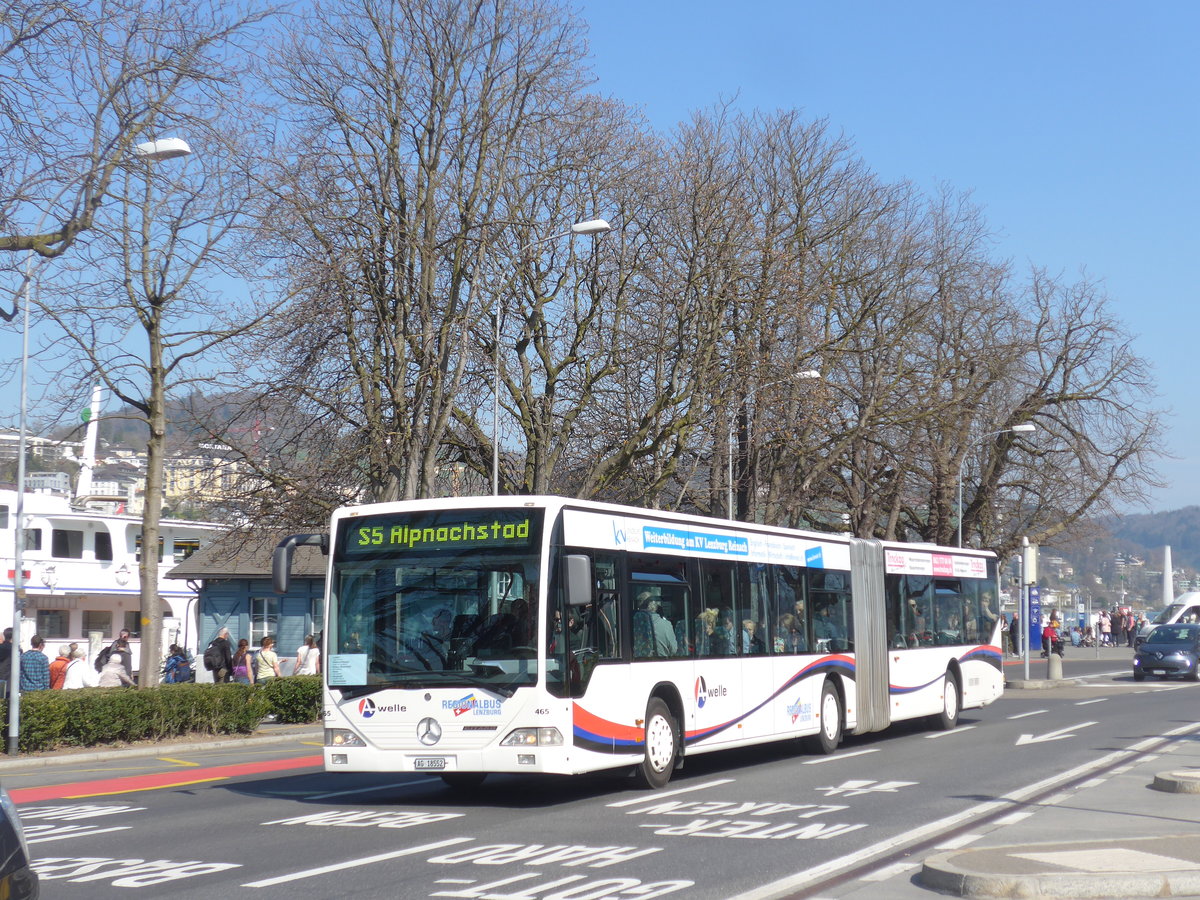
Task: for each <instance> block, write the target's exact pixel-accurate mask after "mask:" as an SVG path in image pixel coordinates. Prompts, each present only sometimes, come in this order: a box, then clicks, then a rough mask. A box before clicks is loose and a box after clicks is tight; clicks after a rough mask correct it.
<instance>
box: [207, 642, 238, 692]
mask: <svg viewBox="0 0 1200 900" xmlns="http://www.w3.org/2000/svg"><path fill="white" fill-rule="evenodd" d="M204 668H206V669H208V671H210V672H212V673H213V681H215V682H216V683H217V684H223V683H224V682H227V681H229V675H230V673H231V672H232V671H233V644H232V642H231V641H230V640H229V629H228V628H222V629H221V630H220V631H218V632H217V636H216V637H215V638H213V639H212V641H211V642H210V643H209V645H208V648H207V649H206V650H205V651H204Z"/></svg>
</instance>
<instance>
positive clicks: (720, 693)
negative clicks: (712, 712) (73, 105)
mask: <svg viewBox="0 0 1200 900" xmlns="http://www.w3.org/2000/svg"><path fill="white" fill-rule="evenodd" d="M728 694H729V691H728V690H727V689H726V687H725V685H723V684H717V685H713V686H712V687H709V686H708V684H707V683H706V682H705V681H704V676H703V675H701V676H700V677H699V678H697V679H696V708H697V709H704V705H705V704H706V703H708V701H709V700H715V699H716V698H718V697H724V696H727V695H728Z"/></svg>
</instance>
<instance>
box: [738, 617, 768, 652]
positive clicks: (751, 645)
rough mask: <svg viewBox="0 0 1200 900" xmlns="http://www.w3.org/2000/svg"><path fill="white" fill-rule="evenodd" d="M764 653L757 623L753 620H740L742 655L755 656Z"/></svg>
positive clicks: (764, 648) (764, 649)
mask: <svg viewBox="0 0 1200 900" xmlns="http://www.w3.org/2000/svg"><path fill="white" fill-rule="evenodd" d="M765 652H766V647H764V646H763V639H762V635H761V634H760V633H759V629H758V623H757V622H755V621H754V620H753V619H742V654H743V655H744V656H755V655H758V654H762V653H765Z"/></svg>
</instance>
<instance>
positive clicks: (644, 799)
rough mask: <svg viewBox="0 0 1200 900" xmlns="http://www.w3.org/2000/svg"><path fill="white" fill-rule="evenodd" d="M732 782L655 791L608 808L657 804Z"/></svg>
mask: <svg viewBox="0 0 1200 900" xmlns="http://www.w3.org/2000/svg"><path fill="white" fill-rule="evenodd" d="M732 781H733V779H732V778H718V779H717V780H716V781H706V782H704V784H693V785H689V786H688V787H682V788H677V789H676V790H673V791H655V792H654V793H653V794H649V795H643V796H641V797H634V798H633V799H632V800H618V801H617V802H616V803H609V804H608V806H609V807H610V808H612V809H620V808H622V807H624V806H637V805H638V804H641V803H657V802H658V801H659V800H661V799H662V798H663V797H674V796H675V795H676V794H690V793H691V792H692V791H703V790H707V789H708V788H711V787H720V786H721V785H723V784H729V783H730V782H732Z"/></svg>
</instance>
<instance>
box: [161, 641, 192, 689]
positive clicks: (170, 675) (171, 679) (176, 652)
mask: <svg viewBox="0 0 1200 900" xmlns="http://www.w3.org/2000/svg"><path fill="white" fill-rule="evenodd" d="M194 678H195V672H193V671H192V661H191V660H190V659H188V654H187V651H186V650H184V649H183V648H182V647H180V646H179V645H178V644H172V645H171V647H170V649H169V650H168V651H167V659H166V662H164V663H163V682H164V683H165V684H184V683H186V682H189V681H192V680H193V679H194Z"/></svg>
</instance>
